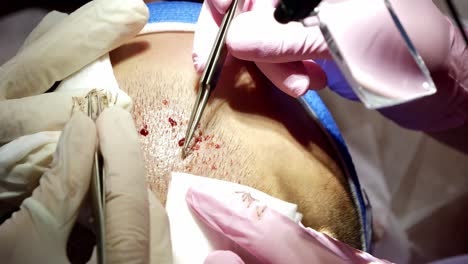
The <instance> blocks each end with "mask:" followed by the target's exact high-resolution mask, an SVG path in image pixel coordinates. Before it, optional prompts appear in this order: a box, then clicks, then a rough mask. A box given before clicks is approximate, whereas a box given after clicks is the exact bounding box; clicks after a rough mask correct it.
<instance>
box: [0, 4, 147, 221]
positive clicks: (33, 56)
mask: <svg viewBox="0 0 468 264" xmlns="http://www.w3.org/2000/svg"><path fill="white" fill-rule="evenodd" d="M147 18H148V10H147V7H146V5H145V4H144V3H143V1H142V0H95V1H92V2H90V3H88V4H86V5H84V6H83V7H81V8H80V9H78V10H77V11H75V12H73V13H72V14H70V15H65V14H62V13H58V12H51V13H49V14H48V15H47V16H46V17H45V18H44V19H43V20H42V21H41V23H40V24H39V25H38V26H37V27H36V28H35V29H34V31H33V32H32V33H31V34H30V35H29V36H28V38H27V39H26V41H25V43H24V45H23V47H22V48H21V49H20V51H19V52H18V54H17V55H16V56H15V57H13V58H12V59H11V60H9V61H8V62H7V63H5V64H4V65H2V66H1V67H0V124H1V128H0V145H1V144H4V143H6V142H9V141H11V140H13V141H12V142H10V143H8V144H5V145H3V146H1V147H0V182H1V183H2V184H0V185H1V187H0V203H3V202H7V203H8V204H13V206H15V205H16V206H17V205H19V204H20V203H21V200H22V199H23V198H24V197H25V196H27V195H30V192H31V191H32V190H33V189H34V188H35V187H36V186H37V184H38V181H39V177H40V175H42V173H43V172H44V171H45V170H46V169H47V168H48V165H49V163H50V160H51V155H52V153H53V151H54V150H55V147H56V142H57V140H58V137H59V135H60V132H59V131H60V130H62V128H63V126H64V124H65V123H66V122H67V120H69V118H70V116H71V113H72V108H73V99H72V97H74V96H78V97H80V96H84V95H86V94H87V93H88V92H89V91H90V90H91V89H95V88H96V89H107V88H108V87H107V83H102V82H101V83H92V84H83V86H80V87H75V88H76V89H75V90H74V91H72V92H53V93H44V92H45V91H47V90H48V89H49V88H50V87H51V86H52V85H53V84H54V83H55V82H57V81H60V80H63V79H65V78H67V77H69V76H72V74H74V73H76V72H78V71H80V69H82V68H83V67H85V66H86V65H89V64H90V63H92V62H93V61H95V60H96V59H98V58H100V57H101V56H103V55H105V54H107V53H108V52H109V51H110V50H112V49H114V48H116V47H118V46H120V45H121V44H122V43H124V42H125V41H127V40H129V39H130V38H132V37H133V36H135V35H136V34H137V33H138V32H139V31H140V30H141V28H142V27H143V26H144V25H145V23H146V21H147ZM91 85H93V86H91ZM114 96H115V95H114ZM118 99H119V101H118V102H117V104H119V105H122V106H125V105H126V106H128V107H129V105H130V102H131V101H130V98H129V97H128V96H127V95H126V94H125V93H124V92H122V91H119V93H118ZM75 110H76V109H75ZM2 205H3V204H2ZM5 208H6V206H2V208H1V209H5ZM1 209H0V210H1ZM1 213H2V212H0V214H1Z"/></svg>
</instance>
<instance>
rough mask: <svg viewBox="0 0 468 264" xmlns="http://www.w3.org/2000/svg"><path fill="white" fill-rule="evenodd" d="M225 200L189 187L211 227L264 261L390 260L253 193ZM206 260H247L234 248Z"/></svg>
mask: <svg viewBox="0 0 468 264" xmlns="http://www.w3.org/2000/svg"><path fill="white" fill-rule="evenodd" d="M232 197H233V198H232V202H231V203H230V204H229V205H228V204H223V203H221V202H220V201H218V200H216V199H215V198H213V197H211V196H210V195H209V194H207V193H205V192H203V191H202V190H198V189H195V188H191V189H189V191H188V192H187V195H186V201H187V204H188V206H189V208H190V209H191V210H192V212H193V213H194V215H195V216H196V217H197V218H198V219H199V220H201V221H202V222H203V223H204V224H206V225H207V226H208V227H210V228H212V229H213V230H215V231H217V232H219V233H220V234H221V235H224V236H226V237H228V238H229V239H231V240H232V241H234V242H235V243H236V244H237V245H239V246H240V247H242V248H243V249H245V250H246V251H248V252H249V253H250V254H252V255H253V256H255V257H256V258H257V259H258V260H259V261H260V263H371V262H372V263H390V262H387V261H385V260H380V259H377V258H375V257H373V256H371V255H370V254H368V253H365V252H362V251H359V250H357V249H354V248H352V247H351V246H348V245H346V244H344V243H342V242H340V241H338V240H335V239H333V238H330V237H329V236H327V235H325V234H322V233H320V232H317V231H315V230H313V229H310V228H304V227H302V226H300V225H299V224H297V223H295V222H294V221H292V220H291V219H289V218H287V217H286V216H283V215H281V214H279V213H278V212H276V211H274V210H272V209H270V208H268V207H267V206H265V205H264V204H262V203H261V202H259V201H258V200H256V199H255V197H252V199H246V198H245V197H243V196H242V195H240V194H238V193H233V194H232ZM205 263H207V264H209V263H244V262H243V261H242V259H241V258H240V257H239V256H238V255H236V254H235V253H234V252H231V251H215V252H213V253H211V254H210V255H209V256H208V257H207V259H206V260H205Z"/></svg>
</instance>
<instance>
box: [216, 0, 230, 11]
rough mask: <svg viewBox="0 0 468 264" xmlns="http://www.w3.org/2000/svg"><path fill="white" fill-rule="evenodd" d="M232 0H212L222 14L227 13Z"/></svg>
mask: <svg viewBox="0 0 468 264" xmlns="http://www.w3.org/2000/svg"><path fill="white" fill-rule="evenodd" d="M231 2H232V0H212V1H211V3H213V6H214V7H215V8H216V11H218V12H219V13H220V14H224V13H226V10H227V9H228V8H229V6H230V5H231Z"/></svg>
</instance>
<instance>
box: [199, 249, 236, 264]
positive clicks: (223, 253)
mask: <svg viewBox="0 0 468 264" xmlns="http://www.w3.org/2000/svg"><path fill="white" fill-rule="evenodd" d="M203 263H204V264H218V263H224V264H244V263H245V262H244V261H243V260H242V259H241V258H240V257H239V256H238V255H237V254H236V253H234V252H232V251H229V250H216V251H214V252H211V253H210V254H209V255H208V256H207V257H206V259H205V262H203Z"/></svg>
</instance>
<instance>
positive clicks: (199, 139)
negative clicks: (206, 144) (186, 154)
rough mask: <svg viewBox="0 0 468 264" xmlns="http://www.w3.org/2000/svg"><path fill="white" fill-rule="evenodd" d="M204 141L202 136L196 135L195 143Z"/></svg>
mask: <svg viewBox="0 0 468 264" xmlns="http://www.w3.org/2000/svg"><path fill="white" fill-rule="evenodd" d="M202 141H203V138H202V137H196V138H195V144H197V143H198V142H202Z"/></svg>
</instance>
